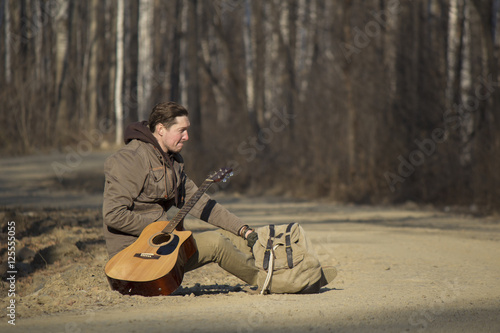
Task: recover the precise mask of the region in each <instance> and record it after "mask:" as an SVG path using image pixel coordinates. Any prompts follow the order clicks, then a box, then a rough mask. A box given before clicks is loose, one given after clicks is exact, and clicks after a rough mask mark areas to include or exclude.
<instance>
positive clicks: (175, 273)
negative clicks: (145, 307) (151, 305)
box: [104, 221, 197, 296]
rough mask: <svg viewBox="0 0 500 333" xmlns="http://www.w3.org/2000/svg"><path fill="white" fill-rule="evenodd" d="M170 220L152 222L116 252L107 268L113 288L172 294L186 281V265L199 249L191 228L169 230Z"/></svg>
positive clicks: (136, 293)
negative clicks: (127, 244) (164, 230)
mask: <svg viewBox="0 0 500 333" xmlns="http://www.w3.org/2000/svg"><path fill="white" fill-rule="evenodd" d="M168 223H169V222H168V221H158V222H154V223H151V224H150V225H148V226H147V227H146V228H144V230H143V231H142V233H141V235H140V236H139V238H137V240H136V241H135V242H134V243H132V244H131V245H129V246H128V247H126V248H125V249H123V250H122V251H120V252H118V253H117V254H116V255H115V256H113V257H112V258H111V259H110V260H109V261H108V263H107V264H106V267H105V269H104V271H105V273H106V276H107V278H108V281H109V284H110V286H111V288H112V289H113V290H117V291H119V292H120V293H122V294H124V295H142V296H159V295H170V294H171V293H173V292H174V291H175V290H176V289H177V288H178V287H179V286H180V285H181V283H182V278H183V277H184V265H185V263H186V262H187V260H188V259H189V258H190V257H191V256H192V255H193V254H194V253H195V252H196V250H197V249H196V243H195V241H194V239H193V235H192V233H191V231H186V230H183V229H182V227H180V230H179V228H177V229H175V230H174V231H173V232H172V233H169V234H165V233H164V232H162V231H163V229H164V228H165V227H166V226H167V224H168Z"/></svg>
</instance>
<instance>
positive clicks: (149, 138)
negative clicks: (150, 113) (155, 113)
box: [123, 121, 183, 165]
mask: <svg viewBox="0 0 500 333" xmlns="http://www.w3.org/2000/svg"><path fill="white" fill-rule="evenodd" d="M123 137H124V138H123V139H124V141H125V144H127V143H129V142H130V141H132V140H139V141H142V142H146V143H150V144H152V145H153V146H154V147H155V148H156V149H158V151H159V152H160V153H161V154H162V155H163V157H164V158H165V160H166V161H167V164H170V163H171V162H172V159H174V160H176V161H177V162H179V163H182V162H183V160H182V157H181V156H180V154H177V153H174V154H170V153H168V152H165V151H163V149H162V148H161V146H160V144H159V143H158V140H156V137H155V136H154V135H153V132H151V130H150V129H149V126H148V122H147V121H139V122H136V123H132V124H130V125H128V126H127V128H126V129H125V133H124V135H123ZM170 165H171V164H170Z"/></svg>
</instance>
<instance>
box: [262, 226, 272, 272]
mask: <svg viewBox="0 0 500 333" xmlns="http://www.w3.org/2000/svg"><path fill="white" fill-rule="evenodd" d="M273 238H274V224H270V225H269V238H268V239H267V246H266V252H264V262H263V263H262V268H264V270H266V271H267V269H268V268H269V259H270V258H271V249H272V248H273Z"/></svg>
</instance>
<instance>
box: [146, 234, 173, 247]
mask: <svg viewBox="0 0 500 333" xmlns="http://www.w3.org/2000/svg"><path fill="white" fill-rule="evenodd" d="M171 239H172V236H170V235H169V234H158V235H156V236H154V237H153V238H152V239H151V243H153V244H154V245H162V244H165V243H168V242H170V240H171Z"/></svg>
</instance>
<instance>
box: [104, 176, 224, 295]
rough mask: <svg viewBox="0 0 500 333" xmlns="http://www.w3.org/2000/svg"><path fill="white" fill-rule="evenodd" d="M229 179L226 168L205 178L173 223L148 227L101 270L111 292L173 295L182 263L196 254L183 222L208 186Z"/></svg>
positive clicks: (181, 277)
mask: <svg viewBox="0 0 500 333" xmlns="http://www.w3.org/2000/svg"><path fill="white" fill-rule="evenodd" d="M230 176H232V169H229V168H223V169H220V170H219V171H217V172H215V173H214V174H212V175H210V176H208V178H207V179H205V181H204V182H203V183H202V184H201V186H200V187H199V188H198V191H196V192H195V193H194V194H193V196H192V197H191V198H190V199H189V200H188V201H187V202H186V203H185V204H184V206H183V207H182V208H181V209H180V210H179V211H178V212H177V214H176V215H175V216H174V218H173V219H172V221H157V222H153V223H151V224H149V225H148V226H147V227H146V228H144V230H143V231H142V232H141V234H140V236H139V238H137V240H136V241H135V242H134V243H132V244H131V245H129V246H128V247H126V248H125V249H123V250H122V251H120V252H118V253H117V254H116V255H115V256H113V257H112V258H111V259H110V260H109V261H108V263H107V264H106V266H105V268H104V271H105V273H106V276H107V278H108V282H109V284H110V286H111V289H113V290H117V291H119V292H120V293H122V294H124V295H142V296H159V295H170V294H171V293H173V292H174V291H175V290H176V289H177V288H178V287H179V286H180V285H181V283H182V279H183V277H184V265H185V263H186V262H187V260H188V259H189V258H190V257H191V256H192V255H193V254H194V253H195V252H196V243H195V242H194V239H193V236H192V233H191V231H187V230H184V229H183V227H182V221H183V220H184V217H185V216H186V215H187V213H188V212H189V211H190V210H191V208H193V206H194V205H195V204H196V203H197V202H198V200H199V199H200V198H201V196H202V195H203V193H205V192H206V191H207V190H208V188H209V187H210V185H212V184H213V183H216V182H219V181H226V180H227V178H228V177H230Z"/></svg>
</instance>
